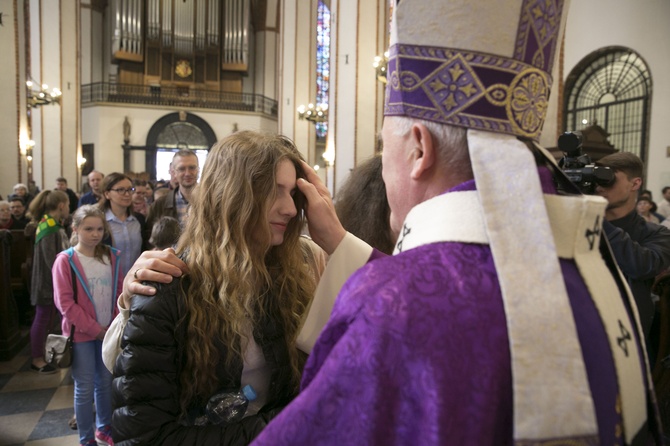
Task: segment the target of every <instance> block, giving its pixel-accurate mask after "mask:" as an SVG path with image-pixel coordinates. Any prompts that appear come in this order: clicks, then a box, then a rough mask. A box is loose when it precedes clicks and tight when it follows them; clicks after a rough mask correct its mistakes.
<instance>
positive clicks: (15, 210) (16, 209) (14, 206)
mask: <svg viewBox="0 0 670 446" xmlns="http://www.w3.org/2000/svg"><path fill="white" fill-rule="evenodd" d="M9 210H10V211H11V213H12V215H13V216H14V217H15V218H21V217H23V214H24V213H25V212H26V207H25V206H24V205H23V203H21V202H20V201H18V200H16V201H12V202H11V203H9Z"/></svg>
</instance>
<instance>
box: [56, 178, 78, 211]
mask: <svg viewBox="0 0 670 446" xmlns="http://www.w3.org/2000/svg"><path fill="white" fill-rule="evenodd" d="M55 189H56V190H62V191H63V192H65V193H66V194H67V197H68V199H69V200H70V215H72V213H73V212H74V211H76V210H77V205H78V203H79V197H77V194H75V193H74V191H73V190H72V189H70V188H69V187H67V179H66V178H65V177H58V178H56V187H55Z"/></svg>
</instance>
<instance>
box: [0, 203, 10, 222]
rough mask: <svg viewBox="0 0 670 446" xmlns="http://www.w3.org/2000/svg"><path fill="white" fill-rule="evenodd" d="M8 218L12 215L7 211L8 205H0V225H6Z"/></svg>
mask: <svg viewBox="0 0 670 446" xmlns="http://www.w3.org/2000/svg"><path fill="white" fill-rule="evenodd" d="M10 218H12V214H11V212H10V211H9V203H3V204H0V223H2V224H6V223H7V222H8V221H9V219H10Z"/></svg>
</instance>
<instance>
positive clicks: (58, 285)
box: [53, 205, 123, 446]
mask: <svg viewBox="0 0 670 446" xmlns="http://www.w3.org/2000/svg"><path fill="white" fill-rule="evenodd" d="M72 230H73V234H72V240H71V242H72V245H73V246H74V248H70V249H68V250H66V251H63V252H61V253H60V254H58V257H57V258H56V261H55V263H54V266H53V282H54V291H55V301H56V306H57V307H58V309H59V310H60V312H61V314H62V315H63V323H62V328H63V333H64V334H65V333H70V327H71V326H72V325H74V327H75V330H74V347H73V362H72V378H73V379H74V405H75V415H76V417H77V424H78V430H79V442H80V443H81V444H82V445H87V446H88V445H91V446H93V445H96V438H97V439H98V440H101V441H103V442H106V443H107V444H109V445H113V444H114V443H113V441H112V437H111V422H112V399H111V398H112V390H111V385H112V374H111V373H109V371H108V370H107V369H106V368H105V366H104V364H103V362H102V340H103V339H104V337H105V333H106V332H107V328H108V327H109V324H110V323H111V321H112V320H113V319H114V316H116V313H117V312H118V310H117V308H116V298H115V297H116V296H117V294H118V292H119V291H120V290H121V288H122V284H123V276H122V275H121V273H120V268H119V263H120V262H119V251H118V250H116V249H114V248H112V247H110V246H107V245H105V244H103V243H101V242H102V240H103V239H104V238H105V236H107V235H108V234H109V227H108V226H107V221H106V219H105V214H104V213H103V212H102V211H101V210H100V209H98V208H97V207H95V206H91V205H85V206H82V207H80V208H79V209H77V211H76V212H75V213H74V216H73V219H72ZM73 280H75V283H73ZM94 395H95V407H96V423H95V424H94V423H93V411H92V410H91V405H92V403H93V399H94ZM95 426H97V430H95V429H94V427H95Z"/></svg>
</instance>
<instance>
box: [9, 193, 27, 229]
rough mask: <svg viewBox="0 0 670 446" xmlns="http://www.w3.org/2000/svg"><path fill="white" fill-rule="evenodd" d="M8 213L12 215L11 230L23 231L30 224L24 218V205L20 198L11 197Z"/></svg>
mask: <svg viewBox="0 0 670 446" xmlns="http://www.w3.org/2000/svg"><path fill="white" fill-rule="evenodd" d="M9 211H10V212H11V213H12V219H13V220H14V223H13V224H12V229H24V228H25V227H26V225H27V224H28V223H29V222H30V219H29V218H28V217H26V205H25V203H24V201H23V199H22V198H21V197H18V196H13V197H11V198H10V200H9Z"/></svg>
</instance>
